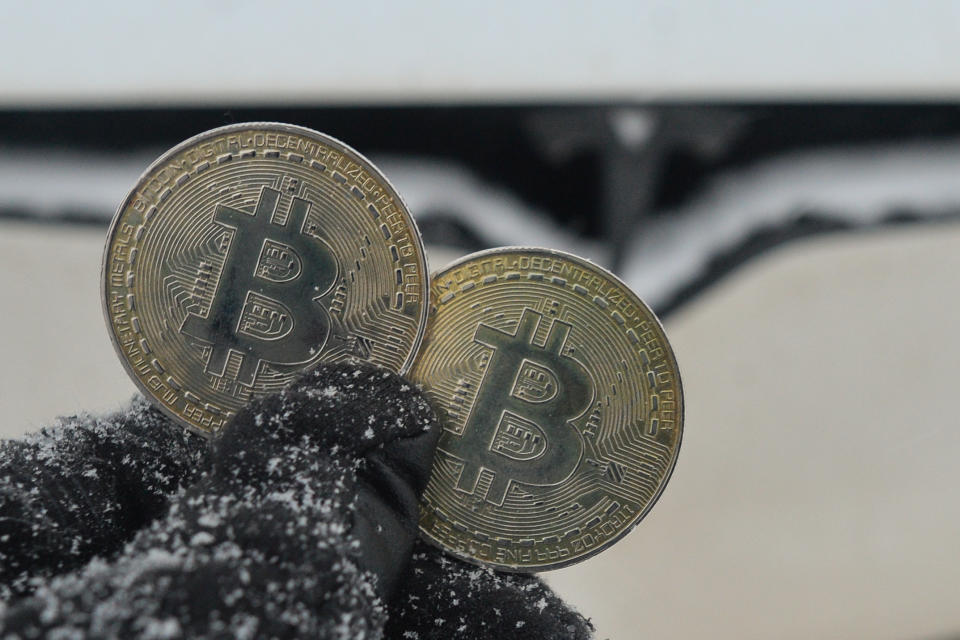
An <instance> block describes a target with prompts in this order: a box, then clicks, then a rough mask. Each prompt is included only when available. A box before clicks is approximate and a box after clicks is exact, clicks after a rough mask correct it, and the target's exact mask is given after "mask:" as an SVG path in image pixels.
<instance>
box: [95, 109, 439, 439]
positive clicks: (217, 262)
mask: <svg viewBox="0 0 960 640" xmlns="http://www.w3.org/2000/svg"><path fill="white" fill-rule="evenodd" d="M428 287H429V285H428V277H427V272H426V258H425V255H424V251H423V246H422V243H421V240H420V235H419V233H418V231H417V228H416V225H415V224H414V221H413V219H412V217H411V216H410V213H409V211H408V210H407V208H406V206H405V205H404V203H403V201H402V200H401V199H400V196H399V195H398V194H397V192H396V191H395V190H394V188H393V187H392V186H391V185H390V183H389V182H388V181H387V179H386V178H385V177H384V176H383V175H382V174H381V173H380V172H379V171H378V170H377V168H376V167H374V166H373V165H372V164H371V163H370V161H369V160H367V159H366V158H364V157H363V156H361V155H360V154H359V153H357V152H356V151H354V150H353V149H351V148H350V147H348V146H346V145H345V144H343V143H342V142H339V141H338V140H335V139H333V138H331V137H329V136H326V135H324V134H321V133H318V132H316V131H312V130H310V129H305V128H302V127H295V126H291V125H285V124H277V123H247V124H237V125H231V126H227V127H222V128H219V129H214V130H212V131H208V132H206V133H203V134H200V135H198V136H196V137H194V138H191V139H190V140H187V141H186V142H184V143H182V144H180V145H178V146H176V147H174V148H173V149H171V150H170V151H168V152H167V153H165V154H164V155H163V156H161V157H160V158H159V159H158V160H157V161H156V162H155V163H154V164H153V165H152V166H150V167H149V168H148V169H147V171H146V172H145V173H144V174H143V176H142V177H141V178H140V180H139V182H138V183H137V184H136V186H135V187H134V188H133V190H132V191H131V192H130V194H129V195H128V196H127V198H126V200H125V201H124V202H123V204H122V205H121V206H120V208H119V210H118V212H117V214H116V216H115V218H114V221H113V224H112V226H111V228H110V232H109V236H108V239H107V243H106V249H105V252H104V259H103V276H102V288H103V303H104V313H105V316H106V320H107V325H108V328H109V331H110V337H111V339H112V340H113V343H114V346H115V347H116V349H117V353H118V354H119V355H120V359H121V361H122V362H123V364H124V366H125V367H126V369H127V371H128V372H129V373H130V375H131V377H132V378H133V380H134V382H136V384H137V385H138V386H139V387H140V388H141V389H142V390H143V392H144V393H145V394H147V396H148V397H150V398H152V399H153V401H154V402H155V403H156V404H157V405H158V406H159V407H160V408H161V409H162V410H163V411H165V412H166V413H167V414H168V415H170V416H171V417H173V418H174V419H176V420H177V421H179V422H180V423H182V424H183V425H185V426H187V427H189V428H191V429H193V430H195V431H198V432H200V433H204V434H210V433H214V432H216V431H217V430H218V429H219V428H220V427H222V426H223V425H224V424H225V422H226V421H227V420H229V419H230V417H231V416H232V415H233V414H234V413H235V412H236V411H237V410H238V409H239V408H240V407H242V406H243V405H244V404H245V403H246V402H248V401H249V400H250V398H252V397H254V396H258V395H263V394H267V393H270V392H273V391H278V390H279V389H281V388H283V387H284V386H285V385H286V384H288V383H289V382H290V381H291V380H292V379H293V378H294V377H296V376H297V375H299V374H300V373H302V372H303V371H305V370H307V369H310V368H312V367H314V366H316V365H317V364H318V363H320V362H323V361H340V360H345V359H350V358H355V359H362V360H366V361H369V362H373V363H376V364H379V365H382V366H384V367H387V368H389V369H392V370H394V371H398V372H405V371H407V370H408V369H409V367H410V366H411V364H412V362H413V358H414V356H415V354H416V353H417V349H418V347H419V345H420V341H421V338H422V336H423V332H424V328H425V322H426V311H427V299H428V295H429V288H428Z"/></svg>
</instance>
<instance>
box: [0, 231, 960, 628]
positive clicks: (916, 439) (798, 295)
mask: <svg viewBox="0 0 960 640" xmlns="http://www.w3.org/2000/svg"><path fill="white" fill-rule="evenodd" d="M102 242H103V233H102V232H99V231H97V232H70V233H63V232H55V231H54V230H53V229H52V228H50V227H46V226H43V225H26V226H24V225H14V224H10V223H5V224H2V225H0V270H2V272H3V273H4V274H5V275H4V277H3V278H2V279H0V299H2V300H3V313H2V314H0V340H2V343H0V344H2V347H3V353H4V354H5V356H6V357H5V358H4V360H3V361H2V362H0V408H2V410H3V415H4V422H3V424H2V435H4V436H14V435H17V434H19V433H22V432H23V431H25V430H28V429H33V428H36V427H37V426H38V425H40V424H42V423H44V422H46V421H49V420H50V419H52V418H53V417H54V416H55V415H57V414H61V413H68V412H74V411H78V410H81V409H106V408H110V407H115V406H118V405H119V404H121V402H123V401H124V400H125V399H126V398H127V397H129V395H130V394H131V393H132V392H133V386H132V383H130V382H129V381H128V380H127V378H126V376H125V375H124V373H123V370H122V368H121V366H120V364H119V362H118V361H117V359H116V356H115V355H114V353H113V349H112V347H111V346H110V343H109V341H108V339H107V336H106V332H105V330H104V327H103V321H102V318H101V316H100V307H99V295H98V290H97V277H98V272H99V262H100V252H101V249H102ZM957 273H960V225H952V226H951V225H939V226H934V225H931V226H926V227H913V228H910V229H901V230H891V231H887V232H883V233H874V234H869V235H858V236H852V235H850V236H833V237H830V238H825V239H817V240H812V241H807V242H804V243H801V244H796V245H793V246H792V247H790V248H788V249H785V250H784V251H782V252H779V253H775V254H772V255H770V256H769V257H767V258H765V259H762V260H759V261H757V262H754V263H752V264H751V265H749V266H748V267H747V268H745V269H743V270H741V271H739V272H737V273H736V274H734V275H733V276H732V277H731V278H729V279H728V280H726V281H725V282H723V283H722V284H721V285H720V286H719V287H718V288H716V289H713V290H712V291H711V292H709V293H708V294H707V295H705V296H703V297H702V298H700V299H698V300H696V301H695V302H694V303H692V304H691V305H690V306H688V307H686V308H685V309H684V310H683V311H682V312H680V313H679V314H677V315H676V316H674V317H672V318H671V319H670V322H668V323H667V327H666V328H667V332H668V334H669V336H670V339H671V341H672V342H673V344H674V347H675V350H676V353H677V357H678V359H679V362H680V366H681V371H682V373H683V383H684V388H685V391H686V400H687V416H686V428H685V433H684V438H683V446H682V449H681V452H680V459H679V462H678V465H677V468H676V472H675V474H674V477H673V480H672V481H671V483H670V485H669V486H668V488H667V490H666V492H665V493H664V496H663V498H662V499H661V501H660V503H659V504H658V505H657V506H656V507H655V508H654V509H653V511H652V512H651V514H650V515H649V516H648V518H647V519H646V520H645V521H644V522H643V523H641V525H640V526H639V527H638V528H637V529H636V530H635V531H633V532H632V533H630V534H629V535H628V536H627V537H626V538H625V539H624V540H623V541H622V542H620V543H619V544H617V545H616V546H615V547H613V548H611V549H609V550H608V551H606V552H604V553H602V554H600V555H598V556H596V557H595V558H592V559H591V560H589V561H587V562H585V563H582V564H580V565H576V566H574V567H572V568H569V569H565V570H562V571H559V572H555V573H552V574H548V578H549V580H550V582H551V583H552V584H553V585H554V586H555V587H556V588H557V589H558V590H559V592H560V593H561V594H562V595H564V596H566V597H567V598H569V600H570V601H571V602H572V603H574V604H576V605H577V606H578V607H579V608H580V609H581V610H582V611H583V612H584V613H585V614H587V615H589V616H592V617H593V619H594V620H595V622H596V623H597V626H598V628H599V636H598V637H600V638H604V637H610V638H612V639H613V640H629V639H632V638H638V637H639V638H697V637H709V638H736V639H738V640H739V639H749V638H764V639H767V638H798V639H800V638H803V639H808V638H878V639H883V638H891V639H892V638H918V639H919V638H936V637H941V636H944V635H945V634H956V633H957V632H958V631H960V609H958V608H957V606H956V605H957V594H958V593H960V551H958V548H957V540H958V539H960V502H958V501H957V498H956V488H957V487H958V486H960V465H958V464H957V460H958V459H960V429H958V428H957V419H956V415H957V408H956V396H957V394H956V390H955V387H956V382H957V380H958V379H960V375H958V374H960V340H958V338H957V327H958V326H960V298H958V297H957V295H956V290H957Z"/></svg>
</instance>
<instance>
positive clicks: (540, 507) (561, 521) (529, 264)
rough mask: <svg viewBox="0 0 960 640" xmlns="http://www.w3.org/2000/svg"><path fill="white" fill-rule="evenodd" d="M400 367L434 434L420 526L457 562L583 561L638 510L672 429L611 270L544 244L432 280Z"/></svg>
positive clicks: (673, 405)
mask: <svg viewBox="0 0 960 640" xmlns="http://www.w3.org/2000/svg"><path fill="white" fill-rule="evenodd" d="M431 301H432V302H431V304H432V305H433V308H432V309H431V314H430V321H429V323H428V327H427V334H426V336H425V338H424V343H423V347H422V349H421V351H420V355H419V357H418V359H417V362H416V363H415V364H414V367H413V369H412V370H411V373H410V376H411V378H412V379H413V380H415V381H416V382H418V383H420V384H422V385H423V386H424V389H425V390H426V393H427V395H428V396H429V398H430V399H431V400H432V402H433V404H434V406H435V407H436V409H437V411H438V412H439V414H440V418H441V422H442V423H443V425H444V433H443V435H442V437H441V440H440V445H439V451H438V454H437V457H436V459H435V461H434V467H433V474H432V477H431V479H430V483H429V485H428V486H427V489H426V492H425V494H424V497H423V500H422V502H421V513H420V531H421V534H422V535H424V536H425V537H426V539H428V540H429V541H431V542H433V543H434V544H437V545H439V546H441V547H443V548H445V549H446V550H448V551H449V552H451V553H453V554H454V555H457V556H459V557H461V558H463V559H465V560H468V561H471V562H475V563H480V564H485V565H490V566H493V567H496V568H501V569H509V570H515V571H543V570H546V569H555V568H559V567H562V566H566V565H569V564H572V563H574V562H578V561H580V560H583V559H585V558H587V557H589V556H591V555H593V554H594V553H597V552H598V551H600V550H602V549H603V548H605V547H607V546H609V545H611V544H613V543H614V542H615V541H616V540H618V539H619V538H620V537H622V536H623V535H625V534H626V533H627V532H628V531H629V530H630V529H631V528H632V527H633V526H634V525H635V524H636V523H637V522H638V521H639V520H640V519H641V518H642V517H643V516H644V515H645V514H646V513H647V511H649V509H650V508H651V507H652V505H653V503H654V502H655V501H656V500H657V498H658V497H659V495H660V493H661V492H662V490H663V488H664V486H665V485H666V483H667V481H668V480H669V477H670V473H671V472H672V470H673V466H674V463H675V462H676V458H677V453H678V450H679V447H680V439H681V435H682V429H683V395H682V390H681V387H680V374H679V371H678V369H677V363H676V360H675V358H674V355H673V352H672V350H671V348H670V345H669V343H668V342H667V339H666V336H665V335H664V332H663V328H662V327H661V326H660V323H659V321H658V320H657V318H656V317H655V316H654V314H653V312H652V311H650V309H649V308H648V307H647V306H646V305H645V304H644V303H643V302H642V301H641V300H640V299H639V298H638V297H637V296H636V295H635V294H634V293H633V292H632V291H630V289H629V288H628V287H627V286H626V285H625V284H623V283H622V282H621V281H620V280H618V279H617V278H615V277H614V276H613V275H611V274H609V273H608V272H606V271H604V270H603V269H601V268H599V267H597V266H596V265H594V264H592V263H590V262H588V261H586V260H583V259H581V258H577V257H575V256H571V255H569V254H565V253H561V252H557V251H550V250H546V249H528V248H504V249H494V250H490V251H484V252H480V253H477V254H473V255H471V256H467V257H466V258H463V259H462V260H460V261H458V262H456V263H454V264H453V265H451V266H449V267H447V268H446V269H444V270H443V271H442V272H441V273H438V274H436V275H434V277H433V281H432V284H431Z"/></svg>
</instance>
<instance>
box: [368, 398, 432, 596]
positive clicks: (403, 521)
mask: <svg viewBox="0 0 960 640" xmlns="http://www.w3.org/2000/svg"><path fill="white" fill-rule="evenodd" d="M397 401H398V402H410V403H424V404H426V401H425V400H424V399H423V397H422V396H421V395H420V394H419V393H414V394H411V395H406V396H403V395H400V396H398V397H397ZM422 411H423V410H422V408H421V409H420V410H419V411H411V412H410V413H411V414H416V413H420V412H422ZM425 427H426V430H425V431H422V432H421V433H420V434H418V435H415V436H408V437H405V438H399V439H397V440H394V441H392V442H389V443H386V444H384V445H382V446H381V447H380V448H377V449H375V450H373V451H370V452H368V453H367V455H366V459H365V462H364V464H363V465H362V466H361V467H360V470H359V472H358V479H357V508H356V511H355V513H354V518H353V534H354V536H355V537H356V539H357V540H358V541H359V543H360V547H359V552H360V562H361V565H362V566H363V567H365V568H367V569H368V570H370V571H372V572H373V573H374V574H375V575H377V576H378V577H379V580H378V583H377V589H378V592H379V593H380V595H381V597H383V599H384V600H386V601H389V600H390V598H391V597H392V595H393V594H394V592H395V591H396V588H397V583H398V581H399V579H400V576H401V575H402V573H403V571H404V570H405V569H406V567H407V564H408V562H409V560H410V554H411V553H412V551H413V543H414V541H415V540H416V537H417V531H418V520H419V511H420V509H419V504H420V496H421V495H422V493H423V490H424V488H425V487H426V486H427V481H428V480H429V479H430V471H431V469H432V467H433V456H434V453H435V452H436V448H437V441H438V440H439V438H440V431H441V429H440V426H439V424H437V422H436V419H435V418H434V417H433V416H432V414H431V417H430V421H429V422H427V423H426V424H425Z"/></svg>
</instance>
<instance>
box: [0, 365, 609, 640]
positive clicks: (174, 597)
mask: <svg viewBox="0 0 960 640" xmlns="http://www.w3.org/2000/svg"><path fill="white" fill-rule="evenodd" d="M439 433H440V427H439V425H438V424H437V422H436V418H435V416H434V414H433V412H432V410H431V409H430V407H429V405H428V404H427V403H426V401H425V400H424V398H423V396H422V394H420V393H419V391H417V390H416V389H415V388H413V387H412V386H411V385H409V383H407V382H406V381H404V379H403V378H401V377H400V376H397V375H395V374H392V373H388V372H386V371H383V370H381V369H378V368H375V367H373V366H370V365H362V364H349V365H329V366H324V367H321V368H319V369H317V370H316V371H314V372H312V373H310V374H307V375H306V376H304V377H303V378H302V379H301V380H299V381H298V382H297V383H295V384H294V385H292V386H291V387H289V388H288V389H286V390H284V391H283V392H281V393H279V394H276V395H273V396H269V397H266V398H263V399H260V400H257V401H254V402H253V403H251V404H250V405H249V406H248V407H247V408H246V409H245V410H243V411H242V412H240V413H239V414H238V415H237V416H236V417H235V418H234V420H232V421H231V423H230V425H228V426H227V428H225V429H224V431H223V432H222V434H221V436H220V437H219V438H217V439H215V440H214V441H212V442H211V443H208V442H207V441H205V440H203V439H202V438H199V437H197V436H193V435H190V434H188V433H186V432H185V431H184V430H183V429H181V428H180V427H178V426H176V425H173V424H171V423H170V422H169V421H168V420H167V419H166V418H165V417H164V416H163V415H162V414H161V413H160V412H158V411H157V410H156V409H154V408H152V407H151V406H149V405H148V404H147V403H146V402H145V401H143V400H142V399H141V400H137V401H135V402H134V404H133V405H132V407H131V408H130V409H129V410H128V411H127V412H125V413H122V414H119V415H116V416H112V417H109V418H105V419H98V418H94V417H90V416H80V417H75V418H71V419H68V420H65V421H62V422H61V423H60V424H58V425H57V426H55V427H53V428H51V429H46V430H44V431H42V432H41V433H39V434H36V435H33V436H29V437H27V438H26V439H24V440H22V441H10V442H5V443H3V444H2V445H0V599H2V600H3V603H0V637H3V638H16V637H20V638H34V637H62V638H109V637H122V638H138V637H139V638H178V637H189V638H200V637H217V638H220V637H222V638H318V637H319V638H378V637H382V636H383V637H387V638H397V639H400V638H419V639H426V638H445V639H446V638H487V637H497V638H501V639H507V638H514V637H515V638H588V637H590V636H591V635H592V633H591V631H592V628H591V627H590V625H589V622H587V621H586V620H584V619H583V618H582V617H581V616H580V615H579V614H577V613H575V612H573V611H571V610H569V609H567V608H566V607H565V606H564V605H563V603H562V602H561V601H560V600H559V599H557V598H556V596H554V595H553V594H552V593H551V592H550V591H549V590H548V589H547V588H546V587H545V586H544V585H543V584H542V583H541V582H540V581H539V580H537V579H536V578H534V577H530V576H511V575H506V574H497V573H494V572H492V571H489V570H485V569H481V568H478V567H473V566H471V565H466V564H464V563H462V562H460V561H457V560H454V559H452V558H449V557H447V556H445V555H444V554H442V553H441V552H439V551H438V550H435V549H432V548H430V547H427V546H425V545H421V544H419V543H417V544H416V546H415V539H416V527H417V525H416V521H417V503H418V500H419V496H420V493H421V492H422V490H423V487H424V486H425V484H426V481H427V479H428V477H429V472H430V467H431V462H432V458H433V452H434V448H435V446H436V441H437V438H438V437H439ZM411 558H412V561H411Z"/></svg>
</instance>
